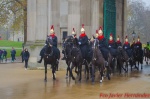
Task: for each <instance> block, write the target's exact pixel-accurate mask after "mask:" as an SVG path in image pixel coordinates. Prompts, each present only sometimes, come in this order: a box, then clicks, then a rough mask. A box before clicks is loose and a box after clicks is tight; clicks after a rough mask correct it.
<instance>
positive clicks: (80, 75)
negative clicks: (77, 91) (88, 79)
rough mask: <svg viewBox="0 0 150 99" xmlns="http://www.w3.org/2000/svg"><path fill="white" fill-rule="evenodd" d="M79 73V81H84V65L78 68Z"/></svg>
mask: <svg viewBox="0 0 150 99" xmlns="http://www.w3.org/2000/svg"><path fill="white" fill-rule="evenodd" d="M78 72H79V81H81V79H82V63H81V64H80V65H79V67H78Z"/></svg>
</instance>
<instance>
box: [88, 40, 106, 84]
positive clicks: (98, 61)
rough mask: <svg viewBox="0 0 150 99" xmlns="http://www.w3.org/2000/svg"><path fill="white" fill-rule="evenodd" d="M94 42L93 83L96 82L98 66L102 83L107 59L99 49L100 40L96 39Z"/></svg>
mask: <svg viewBox="0 0 150 99" xmlns="http://www.w3.org/2000/svg"><path fill="white" fill-rule="evenodd" d="M91 42H92V52H93V55H92V60H91V65H92V83H94V79H95V68H96V67H98V70H99V72H100V83H102V80H103V71H104V69H105V59H104V58H103V55H102V53H101V51H100V50H99V47H98V44H99V41H98V40H97V39H94V40H93V41H91Z"/></svg>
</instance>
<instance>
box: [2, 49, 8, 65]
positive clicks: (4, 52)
mask: <svg viewBox="0 0 150 99" xmlns="http://www.w3.org/2000/svg"><path fill="white" fill-rule="evenodd" d="M3 59H5V61H6V62H7V51H6V50H5V49H3Z"/></svg>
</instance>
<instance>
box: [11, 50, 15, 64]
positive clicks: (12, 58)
mask: <svg viewBox="0 0 150 99" xmlns="http://www.w3.org/2000/svg"><path fill="white" fill-rule="evenodd" d="M15 55H16V50H15V49H14V48H13V47H12V50H11V62H14V60H15Z"/></svg>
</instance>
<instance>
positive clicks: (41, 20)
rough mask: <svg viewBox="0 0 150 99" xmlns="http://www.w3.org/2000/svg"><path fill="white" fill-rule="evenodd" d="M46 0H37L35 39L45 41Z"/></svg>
mask: <svg viewBox="0 0 150 99" xmlns="http://www.w3.org/2000/svg"><path fill="white" fill-rule="evenodd" d="M47 10H48V0H37V20H36V21H37V24H36V40H38V41H45V39H46V37H47V33H48V31H47V30H48V13H47Z"/></svg>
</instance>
